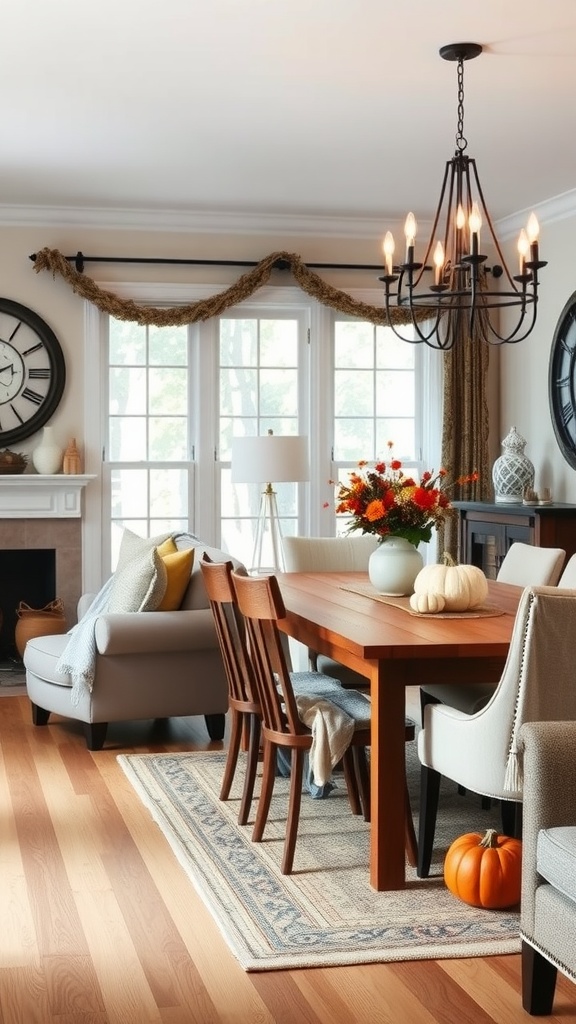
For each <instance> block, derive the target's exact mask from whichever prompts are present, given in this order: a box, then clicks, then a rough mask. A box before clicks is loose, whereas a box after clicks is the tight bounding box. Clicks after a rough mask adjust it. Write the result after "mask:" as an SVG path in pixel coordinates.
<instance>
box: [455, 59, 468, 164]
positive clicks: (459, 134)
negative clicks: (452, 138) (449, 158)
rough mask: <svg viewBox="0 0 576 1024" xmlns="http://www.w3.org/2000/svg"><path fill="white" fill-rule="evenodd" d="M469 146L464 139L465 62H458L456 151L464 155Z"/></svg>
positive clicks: (460, 60)
mask: <svg viewBox="0 0 576 1024" xmlns="http://www.w3.org/2000/svg"><path fill="white" fill-rule="evenodd" d="M467 145H468V139H466V138H465V137H464V61H463V60H462V58H460V59H459V61H458V128H457V131H456V151H457V152H460V153H463V152H464V150H465V149H466V146H467Z"/></svg>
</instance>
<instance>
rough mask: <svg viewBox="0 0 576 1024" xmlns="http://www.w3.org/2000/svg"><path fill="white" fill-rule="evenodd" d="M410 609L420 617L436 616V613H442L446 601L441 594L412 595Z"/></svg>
mask: <svg viewBox="0 0 576 1024" xmlns="http://www.w3.org/2000/svg"><path fill="white" fill-rule="evenodd" d="M410 607H411V608H412V610H413V611H415V612H420V613H421V614H422V615H437V614H438V612H443V611H444V608H445V607H446V601H445V600H444V598H443V597H442V594H433V593H429V594H412V597H411V598H410Z"/></svg>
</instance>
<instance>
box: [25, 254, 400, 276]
mask: <svg viewBox="0 0 576 1024" xmlns="http://www.w3.org/2000/svg"><path fill="white" fill-rule="evenodd" d="M30 259H31V260H32V261H34V260H35V259H36V253H35V252H33V253H32V255H31V256H30ZM64 259H66V260H68V261H69V262H70V263H74V265H75V267H76V270H77V271H78V273H79V274H81V273H82V271H83V270H84V264H85V263H169V264H172V265H185V266H195V267H257V266H258V263H259V262H260V261H259V260H177V259H164V258H159V259H154V258H152V257H146V256H84V253H82V252H77V253H76V255H75V256H65V257H64ZM306 266H307V267H311V268H312V269H314V270H379V271H382V269H383V266H384V264H383V263H381V264H375V265H371V264H367V263H307V264H306ZM289 268H290V264H289V262H288V260H282V259H280V260H276V263H275V264H274V270H288V269H289Z"/></svg>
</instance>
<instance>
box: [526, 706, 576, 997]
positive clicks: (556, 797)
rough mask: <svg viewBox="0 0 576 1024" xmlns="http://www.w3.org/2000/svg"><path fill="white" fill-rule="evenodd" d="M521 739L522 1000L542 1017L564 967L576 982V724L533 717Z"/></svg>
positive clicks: (564, 970)
mask: <svg viewBox="0 0 576 1024" xmlns="http://www.w3.org/2000/svg"><path fill="white" fill-rule="evenodd" d="M521 743H522V748H523V758H524V812H523V814H524V818H523V850H522V903H521V920H520V934H521V938H522V1005H523V1007H524V1009H525V1010H527V1012H528V1013H530V1014H533V1015H538V1016H541V1015H546V1014H550V1013H552V1004H553V1000H554V989H555V985H556V974H557V970H560V971H562V972H563V973H564V974H566V975H567V976H568V977H569V978H570V979H571V980H572V981H576V722H531V723H529V724H526V725H524V726H523V727H522V730H521ZM574 1003H575V1006H576V989H575V990H574Z"/></svg>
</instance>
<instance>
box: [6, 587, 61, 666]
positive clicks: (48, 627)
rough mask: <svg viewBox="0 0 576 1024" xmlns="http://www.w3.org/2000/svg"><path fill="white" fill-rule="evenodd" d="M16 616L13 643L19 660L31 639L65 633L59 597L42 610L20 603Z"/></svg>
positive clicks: (23, 602)
mask: <svg viewBox="0 0 576 1024" xmlns="http://www.w3.org/2000/svg"><path fill="white" fill-rule="evenodd" d="M16 616H17V619H16V629H15V631H14V641H15V643H16V649H17V651H18V654H19V655H20V657H21V658H23V657H24V648H25V647H26V644H27V642H28V640H32V639H33V637H37V636H55V635H56V634H59V633H65V632H66V617H65V615H64V604H63V602H62V600H61V599H60V598H59V597H57V598H56V599H55V600H54V601H50V602H49V603H48V604H47V605H45V606H44V608H31V607H30V605H29V604H26V602H25V601H20V604H19V605H18V607H17V609H16Z"/></svg>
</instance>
